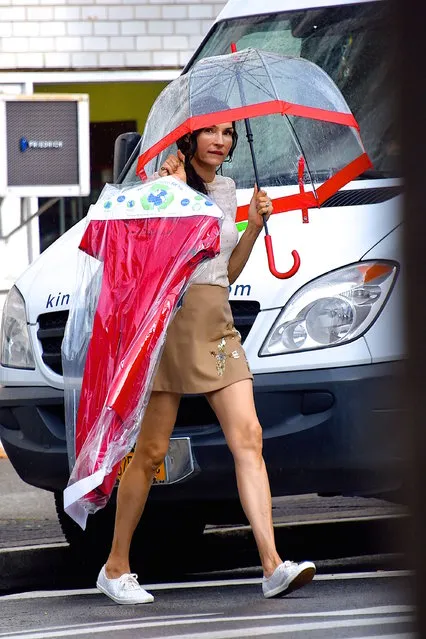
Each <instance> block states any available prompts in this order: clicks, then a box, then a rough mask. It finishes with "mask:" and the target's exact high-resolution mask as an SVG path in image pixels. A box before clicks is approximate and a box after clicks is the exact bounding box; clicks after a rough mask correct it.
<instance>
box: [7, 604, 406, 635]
mask: <svg viewBox="0 0 426 639" xmlns="http://www.w3.org/2000/svg"><path fill="white" fill-rule="evenodd" d="M338 612H341V611H338ZM320 615H321V616H324V614H323V613H318V614H317V616H320ZM269 618H271V615H256V616H251V615H250V616H247V617H243V616H239V617H224V616H223V617H209V618H204V617H203V618H200V617H198V618H193V617H192V618H186V619H182V618H180V619H177V618H174V619H173V620H172V619H170V620H169V621H168V622H166V625H167V626H184V625H194V624H199V629H198V630H197V632H196V634H194V633H191V634H185V635H182V634H173V635H167V636H163V637H162V639H203V637H205V638H206V639H237V638H240V637H242V638H246V637H260V636H265V635H271V634H279V633H290V632H309V631H311V630H312V631H320V630H331V629H335V628H357V627H363V626H383V625H390V624H402V623H404V624H406V623H410V622H412V621H414V616H413V615H400V616H386V617H382V616H379V617H370V618H367V619H344V620H339V619H336V620H330V621H320V620H318V619H317V620H316V621H313V622H299V623H293V624H287V625H284V624H280V625H279V626H277V625H271V626H259V625H256V626H255V627H252V628H251V627H248V628H239V629H227V630H213V631H212V630H208V631H206V632H203V631H201V632H200V630H201V628H200V626H201V625H202V624H211V623H221V624H223V623H235V622H246V623H247V622H249V621H257V622H259V621H262V620H266V619H269ZM274 618H275V619H283V618H284V615H275V616H274ZM164 625H165V621H164V620H156V621H146V620H138V621H137V622H128V621H122V622H117V623H111V622H108V623H98V624H96V625H90V627H88V626H86V627H78V628H76V627H75V626H63V627H62V628H60V627H58V628H57V629H49V628H44V629H43V630H41V631H40V630H35V631H34V630H30V631H25V632H12V633H10V632H9V633H8V634H7V635H6V634H3V633H2V634H0V637H8V638H9V637H10V638H13V639H57V638H58V637H75V636H79V635H80V636H81V635H84V634H86V635H87V634H88V632H90V634H101V633H106V632H119V631H124V630H138V629H142V628H145V629H148V628H158V627H160V626H161V627H164Z"/></svg>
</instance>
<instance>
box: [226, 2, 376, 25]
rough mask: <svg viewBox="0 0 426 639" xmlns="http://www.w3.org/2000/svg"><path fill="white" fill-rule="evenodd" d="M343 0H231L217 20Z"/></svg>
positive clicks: (327, 5) (337, 3) (310, 6)
mask: <svg viewBox="0 0 426 639" xmlns="http://www.w3.org/2000/svg"><path fill="white" fill-rule="evenodd" d="M370 1H371V0H354V1H351V0H349V1H347V2H345V4H361V3H362V2H370ZM341 5H342V0H285V2H283V0H264V1H263V2H261V3H260V2H259V0H231V1H230V2H228V3H227V5H226V6H225V7H224V8H223V9H222V11H221V12H220V13H219V15H218V16H217V18H216V20H215V22H219V21H220V20H226V19H229V18H238V17H243V16H253V15H254V16H257V15H262V14H265V13H280V12H282V11H293V10H297V9H314V8H315V7H334V6H341Z"/></svg>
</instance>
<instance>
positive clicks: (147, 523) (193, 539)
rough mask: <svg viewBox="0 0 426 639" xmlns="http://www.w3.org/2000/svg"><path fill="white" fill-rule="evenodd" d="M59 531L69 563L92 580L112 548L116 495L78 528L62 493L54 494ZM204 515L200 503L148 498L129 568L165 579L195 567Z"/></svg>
mask: <svg viewBox="0 0 426 639" xmlns="http://www.w3.org/2000/svg"><path fill="white" fill-rule="evenodd" d="M55 505H56V512H57V515H58V519H59V523H60V525H61V528H62V532H63V533H64V535H65V538H66V540H67V542H68V543H69V545H70V550H71V556H72V558H71V562H72V564H71V565H72V566H73V568H75V570H76V571H78V572H79V573H80V574H82V575H83V574H84V575H85V577H86V578H87V581H88V582H90V583H93V580H94V579H95V578H96V576H97V574H98V572H99V569H100V567H101V566H102V565H103V564H104V563H105V561H106V558H107V557H108V553H109V550H110V547H111V542H112V536H113V530H114V517H115V494H113V496H112V497H111V499H110V501H109V502H108V504H107V505H106V506H105V508H103V509H101V510H99V511H98V512H96V513H95V514H94V515H90V516H89V518H88V520H87V527H86V530H82V529H81V528H80V526H78V524H76V523H75V522H74V521H73V520H72V519H71V518H70V517H69V516H68V515H67V514H66V513H65V511H64V505H63V495H62V492H56V493H55ZM204 528H205V519H204V517H203V510H202V508H200V507H199V505H198V504H195V505H194V504H188V503H167V502H165V503H164V504H158V503H154V504H153V503H151V502H148V503H147V506H146V508H145V512H144V514H143V516H142V519H141V521H140V523H139V525H138V527H137V528H136V531H135V534H134V536H133V541H132V547H131V552H130V561H131V566H132V570H134V571H135V572H137V573H138V575H139V576H140V577H142V578H143V579H144V580H146V579H148V578H149V579H155V581H158V580H159V579H166V580H167V579H169V578H171V577H176V576H178V575H182V574H184V573H186V572H191V571H193V570H196V568H197V560H198V558H199V557H200V556H201V553H202V550H203V531H204Z"/></svg>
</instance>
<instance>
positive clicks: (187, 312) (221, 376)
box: [152, 284, 253, 395]
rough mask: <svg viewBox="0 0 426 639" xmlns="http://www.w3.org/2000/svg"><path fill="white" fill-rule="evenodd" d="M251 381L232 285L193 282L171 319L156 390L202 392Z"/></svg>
mask: <svg viewBox="0 0 426 639" xmlns="http://www.w3.org/2000/svg"><path fill="white" fill-rule="evenodd" d="M243 379H253V375H252V373H251V371H250V368H249V365H248V362H247V358H246V354H245V352H244V349H243V347H242V346H241V336H240V334H239V332H238V331H237V329H236V328H235V326H234V319H233V317H232V311H231V307H230V305H229V301H228V289H227V288H224V287H223V286H216V285H213V284H193V285H192V286H190V287H189V289H188V290H187V292H186V293H185V295H184V297H183V303H182V306H181V308H180V309H179V310H178V311H177V313H176V315H175V317H174V318H173V320H172V322H171V323H170V326H169V329H168V331H167V337H166V342H165V345H164V350H163V353H162V355H161V359H160V363H159V366H158V369H157V372H156V374H155V377H154V385H153V388H152V390H153V391H167V392H170V393H180V394H182V395H186V394H204V393H209V392H212V391H215V390H219V389H220V388H224V387H225V386H229V385H230V384H234V383H235V382H239V381H241V380H243Z"/></svg>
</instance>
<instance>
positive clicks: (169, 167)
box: [158, 150, 186, 182]
mask: <svg viewBox="0 0 426 639" xmlns="http://www.w3.org/2000/svg"><path fill="white" fill-rule="evenodd" d="M158 175H159V176H160V177H165V176H166V175H172V176H173V177H176V178H178V179H179V180H182V182H186V172H185V156H184V154H183V153H182V151H179V150H178V152H177V155H169V156H168V157H167V158H166V159H165V160H164V162H163V164H162V165H161V167H160V170H159V171H158Z"/></svg>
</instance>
